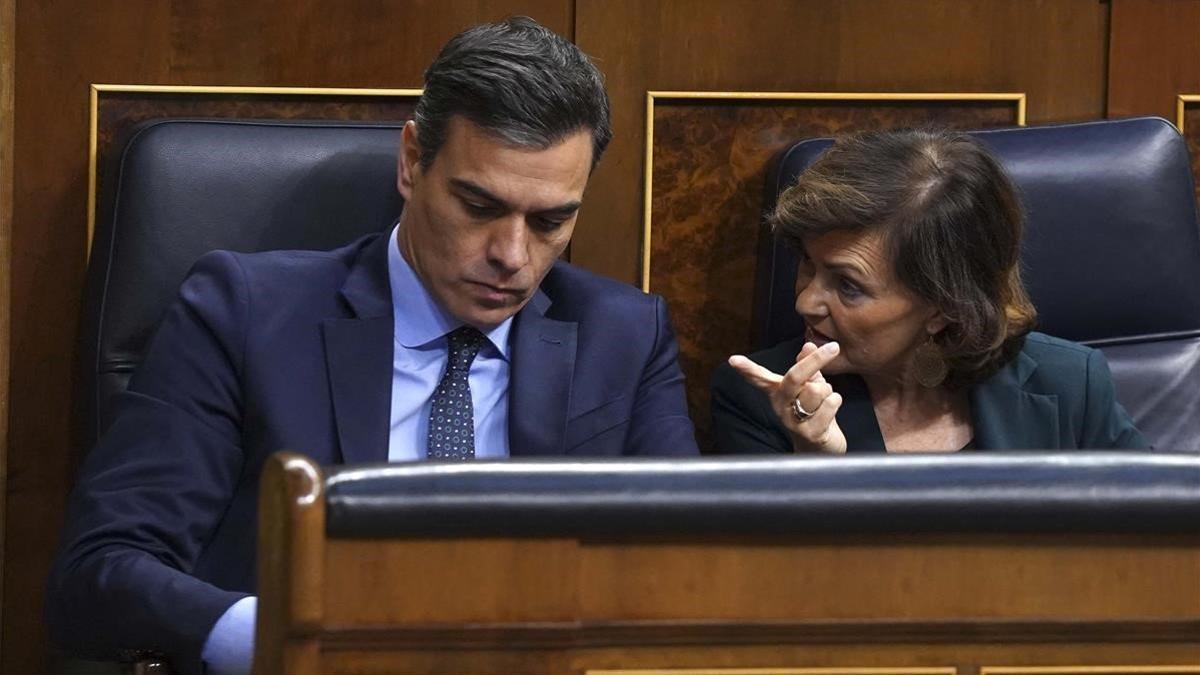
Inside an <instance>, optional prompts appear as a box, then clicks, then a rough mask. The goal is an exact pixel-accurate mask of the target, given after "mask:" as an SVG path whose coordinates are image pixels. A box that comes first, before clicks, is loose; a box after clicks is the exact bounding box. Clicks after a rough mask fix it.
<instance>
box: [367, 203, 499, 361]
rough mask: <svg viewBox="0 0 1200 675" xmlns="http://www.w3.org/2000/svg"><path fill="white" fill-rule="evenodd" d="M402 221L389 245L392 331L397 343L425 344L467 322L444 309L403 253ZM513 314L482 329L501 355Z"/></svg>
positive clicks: (414, 346)
mask: <svg viewBox="0 0 1200 675" xmlns="http://www.w3.org/2000/svg"><path fill="white" fill-rule="evenodd" d="M399 237H400V225H396V227H394V228H392V236H391V237H390V238H389V239H390V244H389V246H388V278H389V281H390V282H391V287H392V316H393V317H394V326H395V327H394V328H393V329H392V330H393V334H394V335H395V337H396V343H397V344H399V345H401V346H403V347H407V348H409V349H412V348H416V347H423V346H426V345H428V344H429V343H431V342H434V341H436V340H438V339H440V338H442V337H444V336H445V335H446V334H447V333H449V332H450V331H452V330H454V329H455V328H458V327H459V326H462V325H464V324H463V322H462V321H459V320H458V319H456V318H454V317H453V316H451V315H450V313H449V312H447V311H446V310H444V309H442V306H441V305H439V304H438V302H437V300H434V299H433V296H432V295H430V294H429V291H427V290H426V289H425V284H423V283H421V279H420V278H419V277H417V273H416V271H414V270H413V268H412V265H409V264H408V261H407V260H405V259H404V256H402V255H400V244H399ZM512 321H513V318H512V317H511V316H510V317H508V318H507V319H505V320H504V321H503V322H501V323H500V324H499V325H497V326H495V327H493V328H491V329H489V330H485V331H483V334H484V336H485V337H486V338H487V339H488V342H489V343H491V345H492V347H493V348H494V349H495V351H496V352H497V353H499V355H500V357H501V358H503V359H505V360H507V359H508V333H509V330H510V329H511V328H512Z"/></svg>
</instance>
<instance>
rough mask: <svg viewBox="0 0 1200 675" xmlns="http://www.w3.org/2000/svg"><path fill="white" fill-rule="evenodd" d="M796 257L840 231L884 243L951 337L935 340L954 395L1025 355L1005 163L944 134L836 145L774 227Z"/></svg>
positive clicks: (792, 191)
mask: <svg viewBox="0 0 1200 675" xmlns="http://www.w3.org/2000/svg"><path fill="white" fill-rule="evenodd" d="M769 220H770V222H771V225H772V227H773V229H774V230H775V233H776V234H777V235H778V236H780V237H781V238H782V239H783V240H784V241H786V242H788V243H790V244H792V245H793V246H795V247H796V248H798V249H799V250H800V251H801V252H802V251H803V250H804V243H805V242H806V241H808V240H810V239H813V238H816V237H820V236H821V235H823V234H826V233H828V232H832V231H835V230H849V231H868V230H874V231H878V232H880V233H882V235H883V238H884V239H883V240H884V241H885V242H886V246H887V249H886V250H887V252H888V255H889V257H890V259H891V263H892V268H893V269H894V270H895V273H896V276H897V278H899V280H900V281H901V283H903V284H904V285H905V286H907V287H908V288H909V289H910V290H912V291H913V292H914V293H916V294H917V295H918V296H920V297H922V298H924V299H925V300H927V301H928V302H930V303H932V304H933V305H934V306H935V307H937V308H938V309H939V310H940V311H941V312H942V314H943V315H944V316H945V317H946V318H947V319H948V320H949V325H948V326H947V327H946V329H945V330H943V331H941V332H940V333H939V334H938V335H937V336H936V337H935V338H934V340H935V341H936V342H937V343H938V346H939V347H940V348H941V350H942V355H943V356H944V357H945V359H946V364H947V365H948V366H949V367H950V375H949V376H948V377H947V379H946V383H947V384H948V385H950V386H969V385H971V384H973V383H975V382H979V381H981V380H983V379H985V378H986V377H988V376H989V375H991V374H992V373H994V372H995V371H996V370H997V369H999V368H1000V367H1001V366H1002V365H1004V363H1006V362H1007V361H1008V360H1009V359H1011V358H1012V357H1013V356H1015V355H1016V353H1017V352H1018V351H1020V349H1021V346H1022V344H1023V343H1024V340H1025V335H1026V333H1028V332H1029V331H1030V330H1031V329H1032V327H1033V324H1034V321H1035V319H1036V317H1037V312H1036V310H1034V308H1033V304H1032V303H1031V302H1030V301H1029V296H1028V295H1027V294H1026V292H1025V287H1024V285H1023V284H1022V283H1021V274H1020V248H1021V234H1022V230H1023V229H1024V223H1025V214H1024V211H1023V210H1022V209H1021V203H1020V200H1019V199H1018V198H1017V192H1016V189H1015V188H1014V187H1013V185H1012V182H1011V181H1010V180H1009V178H1008V175H1007V174H1006V173H1005V172H1004V169H1003V168H1002V167H1001V166H1000V163H999V162H998V161H997V160H996V158H995V157H993V156H992V154H991V153H990V152H989V151H988V149H987V148H986V147H984V145H983V144H982V143H980V142H979V141H977V140H975V139H974V138H972V137H971V136H968V135H967V134H964V133H960V132H955V131H946V130H937V129H934V130H901V131H873V132H867V133H860V134H853V135H848V136H843V137H840V138H838V139H837V140H836V141H835V142H834V145H833V147H832V148H830V149H829V150H827V151H826V152H825V153H824V154H823V155H821V156H820V157H818V158H817V160H816V161H815V162H813V164H812V166H810V167H809V168H808V169H807V170H805V171H804V172H803V173H801V174H800V176H799V178H798V179H797V181H796V184H795V185H793V186H792V187H790V188H788V189H787V190H786V191H784V193H783V194H782V195H780V197H779V203H778V204H777V205H776V208H775V212H774V213H772V214H771V216H770V218H769Z"/></svg>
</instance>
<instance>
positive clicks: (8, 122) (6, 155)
mask: <svg viewBox="0 0 1200 675" xmlns="http://www.w3.org/2000/svg"><path fill="white" fill-rule="evenodd" d="M15 3H16V0H0V606H3V599H4V557H5V556H4V535H3V533H4V523H5V515H6V514H5V501H6V500H5V499H4V498H3V495H5V494H7V487H8V396H9V384H8V368H9V366H8V361H9V352H8V345H9V331H10V327H9V314H10V311H11V310H10V299H9V289H10V288H11V285H12V280H11V276H10V270H11V269H12V267H11V264H12V199H13V59H14V57H15V56H16V54H15V52H14V49H15V48H16V43H15V40H14V38H15V35H14V32H13V31H14V19H15V16H16V14H15V9H16V5H15Z"/></svg>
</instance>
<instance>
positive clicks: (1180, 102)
mask: <svg viewBox="0 0 1200 675" xmlns="http://www.w3.org/2000/svg"><path fill="white" fill-rule="evenodd" d="M1189 103H1200V94H1180V95H1179V96H1178V97H1177V98H1176V100H1175V128H1176V129H1179V133H1181V134H1182V133H1183V116H1184V114H1185V113H1186V112H1187V106H1188V104H1189Z"/></svg>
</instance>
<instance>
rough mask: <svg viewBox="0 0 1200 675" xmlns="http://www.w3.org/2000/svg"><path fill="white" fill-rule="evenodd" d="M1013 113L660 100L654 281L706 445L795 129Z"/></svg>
mask: <svg viewBox="0 0 1200 675" xmlns="http://www.w3.org/2000/svg"><path fill="white" fill-rule="evenodd" d="M1016 121H1017V106H1016V103H1015V102H986V103H953V102H943V101H939V102H928V101H926V102H918V101H911V102H908V101H904V102H901V101H886V100H880V101H848V102H845V103H830V102H826V101H777V102H760V101H746V100H738V99H728V100H712V101H690V100H671V99H665V98H664V99H657V100H656V105H655V109H654V138H653V139H652V141H653V176H652V178H651V182H652V185H651V186H650V192H651V200H652V201H651V216H650V220H651V228H650V240H649V242H648V243H647V244H645V245H648V246H649V247H650V290H651V291H652V292H654V293H659V294H661V295H662V296H663V297H665V298H666V300H667V303H668V305H669V306H670V308H671V318H672V323H673V324H674V327H675V330H676V333H677V336H678V339H679V363H680V366H681V367H682V368H683V372H684V375H685V376H686V377H687V396H688V410H689V413H690V414H691V416H692V421H693V422H694V423H695V425H696V437H697V441H698V442H699V444H700V448H701V450H702V451H709V450H711V449H712V447H711V446H712V439H711V420H710V415H709V399H710V396H709V383H710V382H711V381H712V373H713V370H714V369H715V368H716V367H717V365H718V364H721V363H724V362H725V360H726V359H727V358H729V356H730V355H731V354H739V353H740V354H744V353H747V352H748V351H749V350H750V348H751V346H752V336H751V333H752V329H753V327H752V324H751V311H752V309H753V307H752V303H751V302H750V299H751V298H753V297H754V279H755V270H756V258H755V255H756V253H757V250H758V240H759V238H760V237H761V236H764V234H765V233H764V232H763V230H762V227H761V213H762V208H763V207H762V205H763V188H764V185H765V182H766V181H765V179H766V171H767V167H768V165H769V163H770V161H771V159H772V158H773V157H774V156H775V155H776V154H777V153H779V151H781V150H782V149H783V148H785V147H787V146H788V145H790V144H791V143H793V142H795V141H797V140H800V139H804V138H821V137H825V136H830V135H832V134H836V133H840V132H851V131H861V130H864V129H877V128H896V127H906V126H919V125H924V124H930V125H937V126H946V127H955V128H961V129H971V128H985V127H996V126H1007V125H1012V124H1014V123H1015V122H1016Z"/></svg>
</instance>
